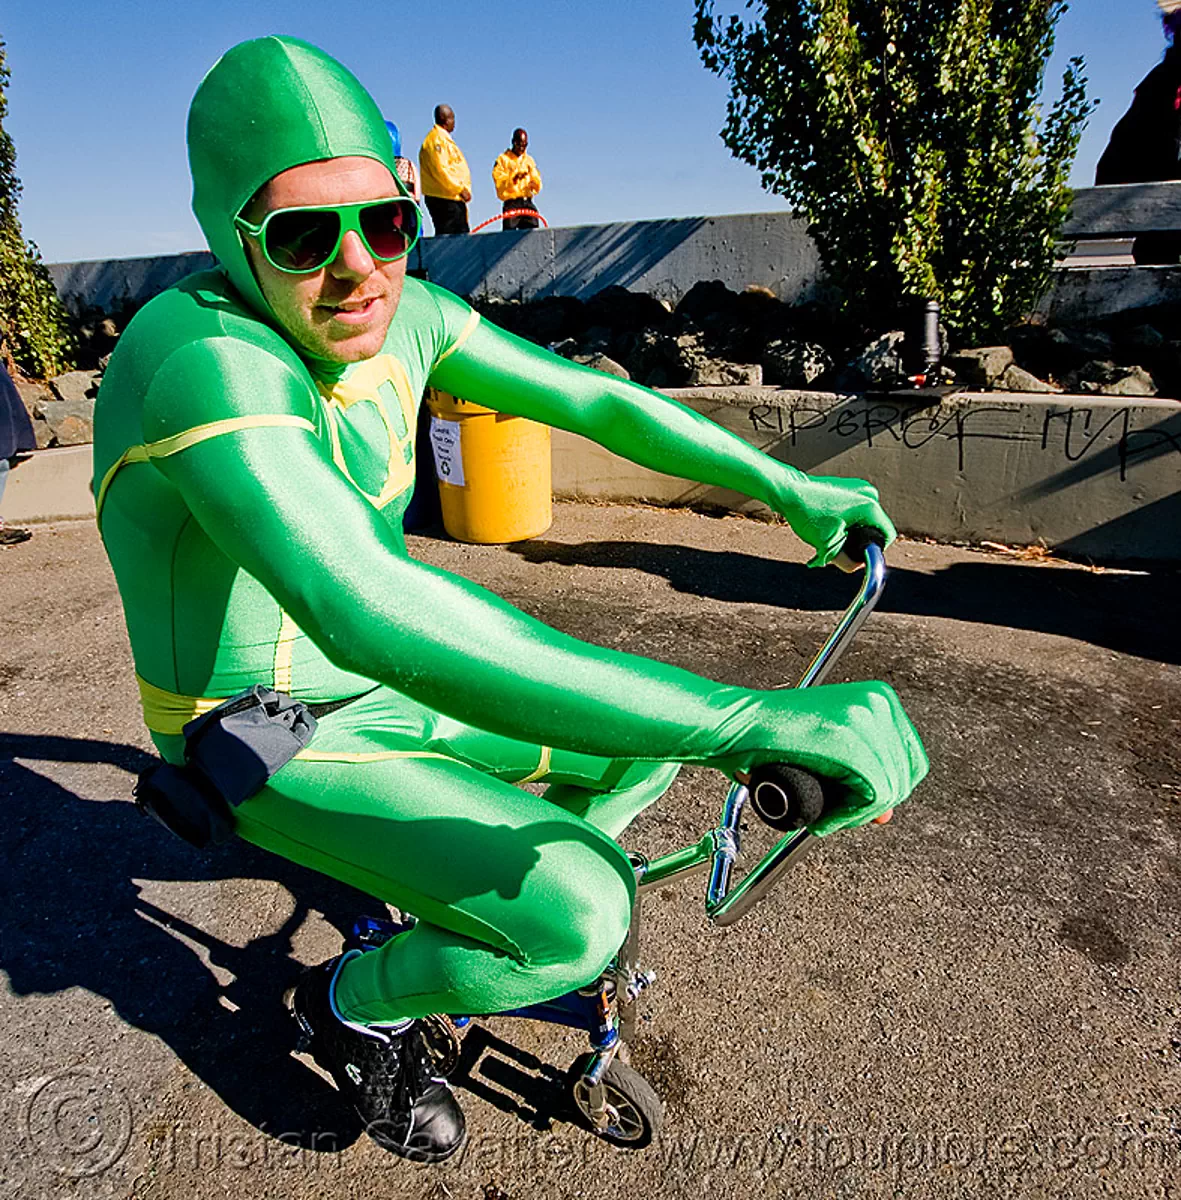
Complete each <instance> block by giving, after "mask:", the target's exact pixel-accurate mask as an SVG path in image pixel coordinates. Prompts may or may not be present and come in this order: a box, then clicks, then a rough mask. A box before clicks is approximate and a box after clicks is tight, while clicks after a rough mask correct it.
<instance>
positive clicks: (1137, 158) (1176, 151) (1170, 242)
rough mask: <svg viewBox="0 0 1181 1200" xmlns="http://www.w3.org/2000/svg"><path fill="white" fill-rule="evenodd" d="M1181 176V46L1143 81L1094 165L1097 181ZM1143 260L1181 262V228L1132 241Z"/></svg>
mask: <svg viewBox="0 0 1181 1200" xmlns="http://www.w3.org/2000/svg"><path fill="white" fill-rule="evenodd" d="M1167 179H1181V49H1179V48H1178V47H1177V46H1170V47H1169V49H1168V50H1167V51H1166V52H1165V57H1164V60H1163V61H1162V62H1161V63H1159V64H1158V65H1157V66H1155V67H1153V69H1152V70H1151V71H1149V73H1148V74H1147V75H1146V76H1145V77H1144V78H1143V79H1142V80H1141V81H1140V83H1139V85H1138V86H1137V88H1136V94H1135V97H1134V98H1133V100H1132V107H1131V108H1129V109H1128V111H1127V112H1126V113H1124V115H1123V116H1122V117H1121V118H1120V119H1119V121H1118V122H1117V124H1116V126H1115V128H1114V129H1113V130H1112V131H1111V138H1110V139H1109V140H1108V143H1107V149H1106V150H1104V151H1103V157H1102V158H1100V159H1099V165H1098V166H1097V167H1096V168H1095V183H1096V184H1100V185H1101V184H1107V183H1155V182H1158V181H1161V180H1167ZM1132 257H1133V258H1134V259H1135V260H1136V262H1138V263H1144V264H1149V263H1175V262H1178V261H1181V233H1179V232H1168V233H1143V234H1141V235H1140V236H1139V237H1138V238H1137V239H1136V241H1135V242H1134V243H1133V245H1132Z"/></svg>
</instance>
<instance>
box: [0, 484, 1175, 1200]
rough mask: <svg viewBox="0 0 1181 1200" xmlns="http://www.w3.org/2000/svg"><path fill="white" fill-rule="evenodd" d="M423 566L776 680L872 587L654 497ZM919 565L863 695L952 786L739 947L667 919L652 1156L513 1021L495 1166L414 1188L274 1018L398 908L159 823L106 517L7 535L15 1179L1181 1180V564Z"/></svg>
mask: <svg viewBox="0 0 1181 1200" xmlns="http://www.w3.org/2000/svg"><path fill="white" fill-rule="evenodd" d="M412 551H413V553H415V554H417V555H419V556H421V557H422V558H424V559H427V560H429V561H430V562H432V563H435V564H438V565H440V566H443V567H445V568H447V569H451V570H454V571H456V572H458V573H460V574H463V575H466V576H469V577H470V578H472V579H475V580H476V581H478V582H480V583H482V584H485V585H486V586H488V587H490V588H491V589H492V590H494V591H496V592H498V593H499V594H501V595H503V596H505V597H507V598H508V599H509V600H511V601H513V602H515V603H517V604H519V605H520V606H521V607H522V608H524V609H526V610H527V611H529V612H530V613H533V614H534V615H536V616H539V617H541V618H542V619H544V620H546V621H548V622H550V623H551V624H553V625H555V626H557V627H559V628H562V629H564V630H566V631H568V632H570V633H572V634H575V635H577V636H580V637H583V638H586V639H588V640H591V641H595V642H599V643H601V644H604V645H609V646H616V647H619V648H621V649H625V650H629V651H636V652H640V653H644V654H648V655H651V656H653V657H656V658H661V659H664V660H667V661H670V662H674V663H677V664H679V665H681V666H684V667H689V668H691V669H694V670H697V671H699V672H701V673H703V674H705V675H708V676H711V677H713V678H716V679H720V680H726V681H734V682H744V683H748V684H752V685H755V686H767V687H769V686H774V685H778V684H782V683H785V682H787V681H789V680H791V679H792V678H793V677H794V676H795V674H797V673H798V671H799V670H800V668H801V667H802V666H803V665H804V663H805V662H806V661H807V659H808V657H810V654H811V652H812V650H813V649H814V648H815V647H816V646H817V645H818V644H819V642H820V641H821V639H822V638H823V636H824V635H825V633H826V632H827V630H828V629H829V628H830V627H831V625H832V623H833V622H834V620H835V614H836V612H837V610H839V609H840V608H841V607H843V605H844V603H845V602H846V600H847V599H848V598H849V596H850V594H851V589H852V586H853V584H852V582H851V581H850V579H849V578H848V577H845V576H841V575H839V574H838V573H836V572H834V571H825V572H816V571H809V570H805V569H804V568H803V567H802V566H801V565H800V564H801V562H802V560H803V558H804V555H803V553H802V547H801V546H800V544H799V543H798V542H796V541H795V540H794V539H793V537H792V536H791V535H790V533H789V532H788V531H787V530H786V529H784V528H783V527H777V526H773V525H767V524H762V523H759V522H756V521H752V520H745V519H741V518H729V519H713V518H707V517H703V516H698V515H694V514H691V513H686V512H668V511H658V510H651V509H643V508H625V507H616V508H606V507H603V508H600V507H590V506H578V505H566V506H560V507H559V508H558V510H557V519H556V521H555V523H554V526H553V528H552V529H551V530H550V531H549V532H548V533H547V534H545V535H543V536H542V537H541V538H538V539H536V540H534V541H532V542H529V543H525V544H521V545H517V546H510V547H507V548H502V547H471V546H462V545H458V544H455V543H452V542H449V541H446V540H444V539H441V538H415V539H413V540H412ZM890 561H891V564H892V568H893V571H892V577H891V580H890V583H889V585H888V587H887V589H886V595H885V599H884V600H883V603H882V606H881V608H880V609H879V611H878V613H876V614H875V615H874V617H873V618H871V620H870V621H869V623H868V624H867V626H866V627H865V629H864V631H863V632H862V634H861V635H860V636H859V638H858V640H857V642H856V643H855V645H854V646H853V648H852V649H851V650H850V651H849V653H848V654H847V655H846V656H845V658H844V659H843V660H842V661H841V663H840V665H839V666H838V668H837V670H836V672H835V674H834V679H839V678H865V677H874V678H882V679H886V680H888V681H890V682H891V683H892V684H893V685H894V686H895V687H896V688H897V690H898V691H899V693H900V695H901V696H902V699H903V702H904V704H905V705H906V707H907V709H908V711H909V712H910V713H911V715H912V716H913V718H914V720H915V723H916V725H917V726H918V728H919V730H920V731H921V732H922V735H923V737H924V740H925V742H926V745H927V747H928V750H929V752H930V756H931V761H932V771H931V775H930V777H929V778H928V780H927V781H926V782H925V783H924V784H923V785H922V786H921V787H920V789H919V790H918V792H917V793H916V794H915V796H914V797H913V799H912V800H911V801H910V802H909V803H908V804H906V805H905V806H904V807H902V808H901V809H900V810H899V812H898V813H897V814H896V816H895V819H894V821H893V823H892V824H890V825H889V826H887V827H884V828H872V829H869V830H859V831H856V832H854V833H846V834H841V835H837V836H835V837H833V838H831V839H828V840H826V841H825V842H823V843H822V844H821V845H820V846H819V847H818V848H817V849H816V850H815V851H814V852H813V853H812V854H811V855H810V856H809V857H807V858H806V859H805V860H804V861H803V862H802V863H801V864H800V865H799V866H798V867H797V868H796V869H795V871H794V872H793V873H792V874H791V875H789V876H788V877H787V879H786V880H785V881H784V883H783V884H782V885H781V886H780V888H779V890H778V891H777V892H776V893H774V894H773V895H772V896H771V897H770V898H768V899H767V900H766V901H764V902H763V904H762V905H761V906H760V907H758V908H756V909H755V910H754V911H753V912H752V913H751V915H750V916H749V917H747V918H746V919H745V920H744V921H743V922H741V923H739V924H738V925H736V926H733V927H731V928H730V929H727V930H717V929H712V928H711V927H710V925H709V923H708V922H707V921H706V919H705V915H704V908H703V898H704V897H703V891H704V884H703V882H702V880H701V878H700V877H697V878H694V879H691V880H689V881H687V882H686V883H684V884H683V885H679V886H677V887H670V888H667V889H665V890H662V891H660V892H658V893H657V895H656V896H655V897H654V898H653V900H652V901H651V902H648V903H647V905H646V908H645V913H644V937H645V944H646V952H645V956H644V957H645V961H646V963H647V965H649V966H651V967H652V968H654V969H655V970H656V971H657V973H658V976H659V978H658V982H657V985H656V987H655V988H654V989H653V990H652V991H651V992H650V993H649V994H648V996H647V997H646V998H645V1001H644V1003H643V1019H642V1021H641V1023H640V1036H639V1039H638V1041H637V1044H636V1047H635V1051H634V1056H633V1065H634V1066H635V1067H636V1068H637V1069H639V1070H641V1071H642V1072H643V1073H644V1074H645V1076H646V1077H647V1078H648V1080H649V1081H650V1082H651V1083H652V1084H653V1085H654V1086H655V1087H656V1089H657V1090H658V1091H659V1093H660V1094H661V1095H662V1097H663V1098H664V1101H665V1106H666V1117H665V1125H664V1130H663V1133H662V1134H661V1135H660V1137H659V1138H658V1140H657V1141H656V1143H655V1144H654V1145H653V1146H652V1147H651V1148H650V1149H648V1150H646V1151H641V1152H625V1151H619V1150H614V1149H611V1148H608V1147H606V1146H604V1145H602V1144H601V1143H599V1142H597V1141H596V1140H595V1139H593V1138H592V1137H590V1136H589V1135H587V1134H586V1133H584V1132H582V1130H581V1129H580V1128H579V1127H577V1126H576V1125H574V1124H572V1123H571V1121H570V1120H569V1117H568V1109H567V1107H566V1105H565V1102H564V1099H563V1089H564V1083H563V1074H564V1072H565V1070H566V1069H567V1067H568V1066H569V1064H570V1063H571V1062H572V1061H573V1059H574V1058H575V1057H576V1055H577V1054H578V1053H580V1052H581V1050H582V1039H581V1038H580V1036H579V1035H577V1034H575V1033H572V1032H569V1031H566V1030H562V1029H558V1028H555V1027H549V1026H542V1025H538V1024H534V1023H528V1022H522V1021H513V1020H508V1019H499V1020H492V1021H488V1022H481V1023H480V1024H479V1025H478V1026H477V1027H476V1028H475V1029H474V1030H473V1032H472V1033H470V1034H469V1036H468V1040H467V1042H466V1043H465V1046H464V1053H463V1058H462V1061H461V1064H460V1067H459V1069H458V1071H457V1074H456V1077H455V1084H456V1087H457V1091H458V1094H459V1096H460V1097H461V1100H462V1103H463V1104H464V1107H465V1109H466V1111H467V1114H468V1127H469V1133H470V1138H469V1141H468V1144H467V1147H466V1149H465V1150H464V1151H463V1152H462V1153H461V1154H460V1155H458V1156H456V1157H455V1158H454V1159H452V1160H451V1161H449V1162H448V1163H446V1164H443V1165H442V1166H438V1167H424V1166H416V1165H410V1164H407V1163H405V1162H403V1161H401V1160H399V1159H397V1158H394V1157H392V1156H390V1155H388V1154H386V1153H384V1152H382V1151H381V1150H379V1149H378V1148H377V1147H376V1146H375V1145H374V1144H372V1143H371V1142H369V1140H368V1139H367V1138H366V1137H365V1136H364V1135H363V1133H362V1132H361V1131H360V1130H359V1128H358V1127H357V1125H356V1123H355V1121H353V1120H352V1119H351V1118H350V1116H349V1115H348V1113H347V1112H345V1111H344V1110H343V1108H342V1106H341V1104H340V1102H339V1100H338V1098H337V1096H336V1093H335V1091H334V1090H333V1088H332V1087H331V1085H330V1084H329V1083H328V1082H326V1081H325V1079H324V1077H322V1076H321V1075H319V1074H318V1073H316V1072H315V1071H314V1070H313V1069H312V1068H311V1067H310V1066H309V1065H308V1063H307V1061H306V1060H305V1059H302V1058H299V1057H296V1056H294V1055H293V1054H292V1053H291V1032H292V1031H291V1027H290V1024H289V1019H288V1018H287V1016H286V1014H285V1012H284V1010H283V1007H282V994H283V991H284V989H285V987H286V986H287V985H288V984H289V983H290V982H291V980H292V979H293V978H294V977H295V975H296V974H297V973H298V970H299V966H300V964H304V963H313V962H316V961H319V960H321V959H323V958H325V957H327V956H328V955H330V954H332V953H334V952H335V951H336V949H337V948H338V946H339V941H340V936H341V930H343V929H345V928H347V927H348V926H349V925H350V924H351V923H352V921H353V919H354V918H355V917H356V916H357V915H358V914H359V913H364V912H371V911H373V909H374V902H373V901H372V900H370V899H368V898H366V897H364V896H361V895H359V894H357V893H355V892H352V891H350V890H349V889H347V888H343V887H340V886H338V885H336V884H334V883H333V882H332V881H330V880H326V879H324V878H322V877H319V876H316V875H313V874H311V873H309V872H307V871H303V870H301V869H298V868H295V867H293V866H291V865H289V864H287V863H285V862H284V861H282V860H279V859H276V858H273V857H270V856H268V855H266V854H265V853H263V852H261V851H256V850H253V849H252V848H250V847H248V846H245V845H240V844H231V845H228V846H226V847H223V848H221V849H219V850H217V851H215V852H212V853H208V854H202V853H198V852H196V851H192V850H190V849H189V848H188V847H186V846H185V845H183V844H182V843H180V842H178V841H176V840H174V839H171V838H170V837H169V836H168V835H167V834H165V833H164V832H163V831H162V830H160V829H159V828H158V827H157V826H155V825H154V824H153V823H152V822H150V821H149V820H147V819H146V818H143V817H141V816H140V815H139V814H138V813H137V812H136V810H135V809H134V807H133V806H132V805H131V804H130V803H129V795H130V790H131V784H132V780H133V777H134V773H135V772H136V771H137V770H138V769H139V768H140V767H141V766H142V765H143V764H144V763H145V761H146V757H147V751H148V749H149V743H148V741H147V738H146V736H145V734H144V731H143V729H142V727H141V725H140V723H139V719H138V706H137V701H136V697H135V692H134V683H133V680H132V670H131V661H130V656H129V652H128V648H127V642H126V636H125V633H124V630H123V625H122V617H121V612H120V607H119V600H118V595H117V593H116V590H115V586H114V581H113V578H112V576H111V573H110V571H109V569H108V567H107V564H106V561H105V558H104V557H103V553H102V550H101V547H100V545H99V542H98V539H97V536H96V534H95V531H94V528H93V526H92V525H91V524H89V523H86V522H79V523H66V524H60V525H56V526H42V527H39V528H38V529H37V530H36V535H35V536H34V538H33V539H32V540H31V541H30V542H27V543H25V544H24V545H21V546H17V547H13V548H10V549H3V550H0V609H2V611H0V730H3V731H4V732H3V733H0V805H2V806H3V807H2V811H3V813H4V821H5V830H4V837H3V840H2V847H3V849H2V853H3V873H2V875H0V968H2V969H3V973H4V979H5V981H6V985H7V986H6V988H5V990H4V992H3V994H2V995H0V1005H2V1006H3V1007H2V1017H0V1096H2V1097H3V1105H4V1109H3V1113H4V1115H3V1120H2V1122H0V1125H2V1128H0V1194H2V1195H3V1196H6V1197H7V1196H12V1197H18V1196H19V1197H21V1198H22V1200H24V1198H29V1200H32V1198H34V1197H41V1196H70V1197H112V1198H114V1197H118V1198H135V1200H147V1198H149V1197H151V1198H153V1200H164V1198H171V1197H186V1198H188V1197H206V1196H210V1197H212V1196H223V1195H224V1196H233V1197H235V1198H236V1200H254V1198H256V1197H258V1198H261V1197H285V1198H286V1197H329V1196H332V1197H336V1196H350V1197H362V1198H368V1197H423V1198H424V1200H449V1198H452V1197H454V1198H457V1200H458V1198H460V1197H463V1198H470V1200H525V1198H529V1200H536V1198H544V1200H550V1198H554V1200H557V1198H566V1197H599V1196H604V1197H606V1196H615V1195H620V1194H624V1193H626V1194H632V1195H645V1194H649V1195H655V1196H666V1195H668V1196H677V1197H685V1198H690V1197H706V1196H708V1197H711V1198H713V1197H717V1198H728V1197H748V1196H751V1195H758V1196H760V1197H764V1196H765V1197H767V1198H768V1200H787V1198H795V1197H805V1196H807V1197H879V1196H880V1197H886V1196H906V1197H911V1198H916V1200H917V1198H925V1197H963V1196H1019V1197H1042V1196H1047V1197H1048V1196H1064V1197H1072V1198H1073V1197H1089V1196H1098V1195H1115V1196H1126V1197H1135V1198H1136V1200H1145V1198H1148V1197H1177V1196H1181V1100H1179V1099H1178V1097H1179V1095H1181V1087H1179V1085H1181V997H1179V992H1178V982H1179V978H1178V977H1179V972H1181V956H1179V955H1178V936H1177V930H1178V926H1179V920H1181V882H1179V874H1181V872H1179V868H1181V852H1179V838H1178V832H1179V816H1181V770H1179V769H1178V768H1179V766H1181V743H1179V740H1178V717H1179V716H1181V674H1179V670H1178V666H1179V663H1181V636H1179V634H1178V627H1177V625H1178V607H1179V606H1178V601H1179V600H1181V587H1179V586H1178V584H1179V580H1178V577H1177V575H1176V574H1169V573H1160V574H1153V575H1133V574H1124V573H1116V572H1094V571H1090V570H1088V569H1086V568H1084V567H1077V566H1065V565H1060V564H1045V563H1038V562H1024V561H1021V560H1018V559H1014V558H1012V557H1008V556H1004V555H1000V554H987V553H977V552H971V551H966V550H959V549H952V548H947V547H940V546H933V545H924V544H917V543H904V544H900V545H898V546H897V547H895V548H894V549H892V550H891V553H890ZM723 796H724V782H723V780H722V779H721V777H720V776H718V775H716V774H714V773H710V772H707V771H703V770H686V771H684V772H683V773H682V776H681V778H680V779H679V780H678V782H677V783H676V785H675V786H674V788H673V789H672V791H671V792H670V793H669V794H668V795H667V796H666V797H665V799H664V800H663V801H662V802H661V803H660V804H659V805H657V806H656V807H655V808H654V809H652V810H649V812H648V813H646V814H644V815H643V816H642V817H641V818H640V820H639V821H638V822H637V823H636V824H635V825H634V826H633V828H632V829H631V830H629V831H628V833H627V834H625V836H624V839H623V840H624V843H625V845H627V846H628V847H635V848H638V849H643V850H644V851H645V852H647V853H649V854H652V853H658V852H660V851H663V850H666V849H670V848H674V847H676V846H680V845H686V844H688V843H690V842H694V841H696V840H697V839H698V837H699V836H700V835H701V834H702V833H703V832H704V831H705V830H706V829H707V828H710V827H712V825H713V824H714V823H715V822H716V820H717V818H718V815H719V813H720V809H721V804H722V800H723ZM766 842H767V838H766V837H765V835H764V834H763V832H762V831H761V830H759V829H758V828H751V829H750V830H749V833H748V835H747V844H748V845H749V846H751V847H754V848H756V849H757V848H758V847H761V846H762V845H764V844H766Z"/></svg>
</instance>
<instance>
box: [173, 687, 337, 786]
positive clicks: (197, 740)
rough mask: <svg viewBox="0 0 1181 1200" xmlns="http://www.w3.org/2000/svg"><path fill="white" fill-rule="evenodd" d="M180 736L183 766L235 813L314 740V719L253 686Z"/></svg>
mask: <svg viewBox="0 0 1181 1200" xmlns="http://www.w3.org/2000/svg"><path fill="white" fill-rule="evenodd" d="M183 732H184V736H185V762H186V764H188V766H189V767H191V768H193V769H195V770H197V771H200V772H201V774H202V775H204V776H205V778H206V779H207V780H208V781H209V782H210V783H211V784H212V785H213V786H214V787H215V788H216V789H217V791H218V793H219V794H220V795H221V796H222V797H223V799H224V800H225V801H226V803H227V804H229V805H230V806H231V807H233V808H236V807H237V806H238V805H239V804H241V803H242V801H243V800H249V799H250V797H251V796H253V795H255V793H257V792H260V791H261V790H262V788H263V785H264V784H265V783H266V781H267V780H268V779H270V777H271V776H272V775H274V774H275V772H276V771H278V770H279V768H280V767H284V766H286V765H287V764H288V763H289V762H290V761H291V760H292V759H293V758H294V757H295V756H296V755H297V754H298V753H299V752H300V751H301V750H302V749H303V748H304V747H305V746H306V745H307V744H308V743H309V742H310V741H311V740H312V734H314V733H315V732H316V718H315V717H313V716H312V714H311V713H310V712H308V707H307V705H306V704H303V703H302V702H301V701H299V700H293V699H292V698H291V697H290V696H288V695H285V694H284V693H283V692H275V691H272V690H271V689H270V688H264V687H261V686H259V685H257V684H256V685H255V686H254V687H252V688H250V689H249V690H248V691H245V692H241V693H240V694H239V695H237V696H233V697H231V698H230V699H229V700H227V701H226V702H225V703H224V704H219V705H218V706H217V707H216V708H215V709H212V710H211V711H210V712H207V713H206V714H205V715H204V716H202V717H198V718H197V719H196V720H195V721H190V722H189V723H188V724H187V725H186V726H185V727H184V731H183Z"/></svg>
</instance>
